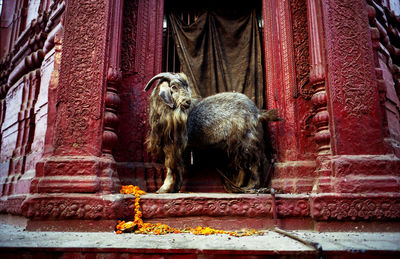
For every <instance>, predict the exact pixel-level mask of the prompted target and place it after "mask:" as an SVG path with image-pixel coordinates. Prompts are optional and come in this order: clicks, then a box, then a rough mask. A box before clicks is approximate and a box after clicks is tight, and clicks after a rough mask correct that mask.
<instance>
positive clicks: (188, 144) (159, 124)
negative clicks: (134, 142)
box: [145, 73, 278, 192]
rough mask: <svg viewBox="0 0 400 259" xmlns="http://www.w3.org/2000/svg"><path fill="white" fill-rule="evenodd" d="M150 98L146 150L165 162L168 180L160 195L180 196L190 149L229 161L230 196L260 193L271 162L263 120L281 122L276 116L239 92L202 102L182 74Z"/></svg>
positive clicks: (165, 76)
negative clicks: (216, 151)
mask: <svg viewBox="0 0 400 259" xmlns="http://www.w3.org/2000/svg"><path fill="white" fill-rule="evenodd" d="M157 79H160V80H159V82H158V83H157V85H156V87H155V88H154V90H153V92H152V94H151V96H150V116H149V121H150V134H149V136H148V138H147V147H148V150H149V152H150V153H152V154H153V155H154V156H155V157H157V158H160V159H164V163H165V167H166V169H167V176H166V179H165V181H164V184H163V185H162V186H161V188H160V189H159V190H158V192H177V191H179V189H180V187H181V184H182V175H183V172H184V169H185V163H184V159H183V156H184V152H185V150H196V149H199V150H204V149H219V150H223V151H224V152H225V154H226V156H227V157H228V159H229V161H230V162H229V168H232V170H230V173H229V174H228V176H227V177H226V178H228V179H234V182H231V181H229V180H227V179H225V187H226V189H227V190H228V191H231V192H238V191H251V190H255V189H257V188H260V187H261V185H262V182H263V180H264V178H265V177H267V176H266V169H267V168H268V165H269V161H268V159H267V158H266V156H265V144H264V130H263V124H262V122H264V121H274V120H277V119H278V118H277V115H276V112H275V111H260V110H259V109H258V108H257V107H256V106H255V105H254V103H253V102H252V101H251V100H250V99H249V98H248V97H247V96H245V95H243V94H240V93H220V94H216V95H212V96H209V97H207V98H204V99H202V100H198V99H196V98H193V97H192V93H195V91H194V89H192V88H191V86H190V84H189V82H188V80H187V77H186V75H185V74H183V73H179V74H171V73H161V74H159V75H157V76H155V77H154V78H152V79H151V80H150V81H149V83H148V84H147V86H146V87H145V91H147V90H148V89H149V88H150V86H151V84H152V83H153V82H154V81H155V80H157Z"/></svg>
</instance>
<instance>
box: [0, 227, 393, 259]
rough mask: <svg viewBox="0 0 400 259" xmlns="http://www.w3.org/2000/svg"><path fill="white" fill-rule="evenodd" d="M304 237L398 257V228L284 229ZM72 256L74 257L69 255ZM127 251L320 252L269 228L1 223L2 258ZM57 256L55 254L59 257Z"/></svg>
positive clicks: (325, 247)
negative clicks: (49, 228) (238, 233)
mask: <svg viewBox="0 0 400 259" xmlns="http://www.w3.org/2000/svg"><path fill="white" fill-rule="evenodd" d="M287 232H288V233H290V234H291V235H293V236H296V237H299V238H301V239H303V240H306V241H309V242H314V243H319V244H320V245H321V246H322V254H323V255H324V258H325V257H334V258H338V257H341V256H344V255H347V256H349V255H355V254H357V257H360V258H361V257H363V255H365V256H367V257H375V256H377V257H382V256H388V257H394V256H395V257H397V258H400V232H379V233H365V232H324V233H319V232H313V231H287ZM71 253H72V255H74V256H71ZM88 253H89V254H90V253H91V254H96V255H99V254H103V256H104V253H106V254H107V256H108V257H110V258H118V254H119V255H121V253H123V254H130V255H132V254H133V255H139V254H141V255H143V254H144V255H146V254H147V255H149V256H150V255H151V256H154V255H158V256H159V257H164V258H165V256H164V255H170V256H172V255H175V256H176V255H181V256H182V255H184V256H189V257H191V258H197V256H198V255H202V256H203V257H204V256H206V257H208V256H207V255H209V256H215V255H236V256H240V257H241V258H243V257H246V256H250V257H253V258H254V257H259V256H261V257H265V256H267V255H274V256H275V257H276V256H278V257H279V256H284V255H285V256H289V257H290V256H291V255H292V256H295V257H298V256H299V255H300V257H310V256H311V258H315V256H316V255H317V254H318V252H317V251H316V250H315V249H314V248H313V247H312V246H309V245H306V244H303V243H302V242H299V241H298V240H295V239H293V238H292V237H288V236H286V235H283V234H281V233H278V232H275V231H272V230H269V231H266V233H265V234H264V235H262V236H246V237H231V236H228V235H211V236H196V235H193V234H168V235H163V236H155V235H135V234H131V233H126V234H121V235H116V234H115V233H113V232H43V231H37V232H32V231H25V230H24V228H23V227H21V226H16V225H10V224H6V223H2V222H1V223H0V257H1V258H8V257H14V256H13V255H15V256H16V255H19V256H20V257H22V258H24V257H27V256H29V257H43V255H44V254H47V255H48V254H53V255H56V257H58V256H61V255H63V256H64V257H67V258H80V257H85V255H87V254H88ZM57 255H58V256H57Z"/></svg>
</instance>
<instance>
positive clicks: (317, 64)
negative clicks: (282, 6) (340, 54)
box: [307, 0, 331, 156]
mask: <svg viewBox="0 0 400 259" xmlns="http://www.w3.org/2000/svg"><path fill="white" fill-rule="evenodd" d="M307 6H308V8H307V9H308V30H309V39H310V45H309V48H310V85H311V86H312V88H313V89H314V93H313V95H312V96H311V101H312V104H313V106H314V109H315V110H316V114H315V115H314V118H313V122H314V124H315V126H316V132H315V136H314V139H315V141H316V142H317V144H318V155H319V156H320V155H329V154H331V147H330V137H331V135H330V131H329V113H328V107H327V99H328V98H327V92H326V87H325V76H326V71H325V67H326V59H325V46H324V44H323V36H324V35H323V28H322V19H321V17H322V10H321V5H320V1H319V0H308V1H307Z"/></svg>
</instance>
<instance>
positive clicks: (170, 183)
mask: <svg viewBox="0 0 400 259" xmlns="http://www.w3.org/2000/svg"><path fill="white" fill-rule="evenodd" d="M174 186H175V179H174V175H173V173H172V170H171V168H169V167H167V175H166V177H165V180H164V183H163V185H162V186H161V187H160V189H158V191H157V193H167V192H173V191H174Z"/></svg>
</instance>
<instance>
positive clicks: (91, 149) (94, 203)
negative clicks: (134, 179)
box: [22, 0, 122, 219]
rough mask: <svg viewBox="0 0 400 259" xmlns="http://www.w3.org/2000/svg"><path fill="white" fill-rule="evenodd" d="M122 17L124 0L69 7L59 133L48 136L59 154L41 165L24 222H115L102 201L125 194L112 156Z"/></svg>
mask: <svg viewBox="0 0 400 259" xmlns="http://www.w3.org/2000/svg"><path fill="white" fill-rule="evenodd" d="M121 12H122V2H121V1H119V0H79V1H77V0H72V1H68V2H67V5H66V10H65V13H64V35H63V40H62V56H61V63H60V71H59V80H58V85H57V94H56V97H55V103H56V111H55V117H54V118H55V122H54V135H53V136H52V137H50V138H46V140H49V141H52V143H46V145H47V147H48V146H49V145H52V146H53V148H47V151H48V152H49V153H48V154H47V156H46V157H44V158H43V159H42V160H41V161H39V162H38V163H37V166H36V177H35V178H34V179H33V181H32V186H31V193H32V194H33V195H31V196H30V197H28V199H26V200H25V202H24V203H23V205H22V213H23V215H25V216H28V217H41V218H43V217H52V218H55V217H64V218H65V217H68V218H81V219H87V218H89V219H91V218H99V217H102V218H107V217H111V216H112V213H110V211H109V210H108V209H109V208H106V207H107V206H108V205H107V206H106V205H105V204H109V202H110V201H108V200H106V198H105V196H103V195H104V194H110V193H113V192H117V191H118V190H119V180H118V176H117V175H116V164H115V161H114V159H113V157H112V155H111V150H112V147H113V145H114V143H115V142H116V140H115V138H116V133H115V132H116V131H115V129H116V122H117V121H118V117H117V115H116V109H117V107H118V94H117V89H118V87H117V85H118V81H119V79H120V76H119V74H120V73H119V66H120V62H119V49H120V48H119V45H120V36H119V35H120V27H121V26H122V25H121ZM110 39H112V40H110ZM107 80H108V81H107ZM49 193H52V195H49ZM78 193H79V194H78ZM83 193H86V194H85V195H83ZM99 194H102V195H101V196H100V195H99ZM55 204H56V205H55ZM53 206H56V207H57V208H55V207H53ZM46 207H47V208H46ZM49 207H52V208H53V209H51V210H50V211H49Z"/></svg>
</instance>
